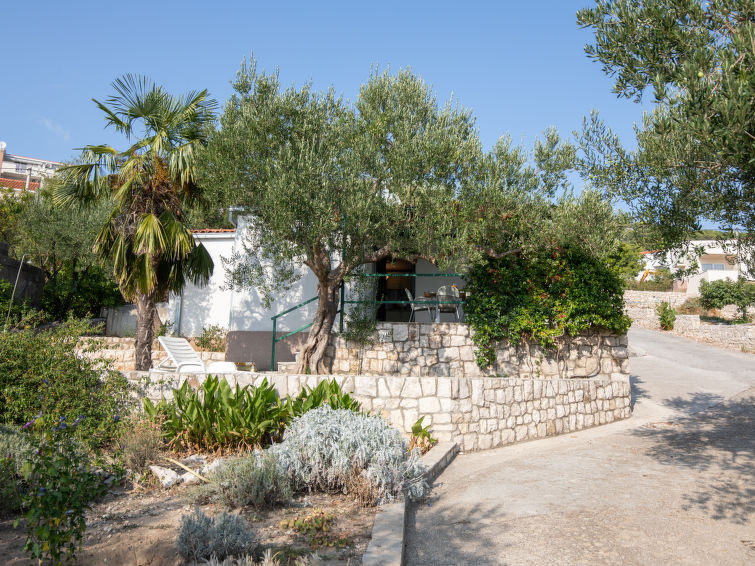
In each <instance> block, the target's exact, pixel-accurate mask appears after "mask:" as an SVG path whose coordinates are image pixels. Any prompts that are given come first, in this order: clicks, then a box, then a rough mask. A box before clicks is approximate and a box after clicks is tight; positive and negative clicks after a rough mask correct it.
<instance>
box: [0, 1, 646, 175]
mask: <svg viewBox="0 0 755 566" xmlns="http://www.w3.org/2000/svg"><path fill="white" fill-rule="evenodd" d="M588 4H590V1H589V0H580V1H575V2H572V1H570V0H545V1H538V2H529V3H526V2H514V1H503V2H500V1H499V2H494V1H490V2H474V1H468V2H464V3H461V2H458V1H457V2H445V1H434V2H420V1H415V2H411V1H404V2H392V1H383V2H379V3H378V2H370V3H367V2H358V1H354V0H352V1H351V2H327V1H324V0H321V1H320V2H294V1H279V2H270V1H268V2H253V1H247V2H215V3H208V2H193V1H184V2H164V1H160V0H153V1H152V2H142V1H132V2H128V3H123V2H117V3H116V2H101V1H100V2H84V1H73V2H60V1H55V2H34V1H30V0H28V1H26V2H13V3H9V4H8V5H7V6H5V7H4V9H3V22H4V25H3V45H4V47H5V49H4V54H5V57H4V58H3V77H4V80H3V83H4V85H3V88H1V89H0V140H3V141H5V142H7V144H8V152H9V153H14V154H19V155H27V156H32V157H40V158H45V159H53V160H59V161H63V160H68V159H71V158H73V157H74V156H75V155H76V153H77V152H76V151H75V150H74V148H76V147H81V146H82V145H85V144H98V143H110V144H114V145H116V147H123V146H124V145H125V144H124V142H123V140H122V138H120V137H119V136H117V135H116V134H115V133H114V132H110V131H106V130H104V129H103V126H104V122H103V119H102V114H101V112H100V111H99V110H97V108H96V107H95V106H94V104H93V103H92V102H91V98H99V99H103V98H105V97H106V96H107V95H108V94H109V93H110V83H111V82H112V81H113V79H115V78H116V77H118V76H120V75H122V74H124V73H139V74H146V75H148V76H150V77H151V78H153V79H154V80H155V81H156V82H158V83H161V84H163V85H164V86H165V87H166V88H167V89H168V90H170V91H171V92H174V93H176V94H178V93H181V92H184V91H186V90H189V89H202V88H207V89H208V90H209V91H210V93H211V94H212V96H213V97H214V98H216V99H217V100H218V101H219V102H220V103H221V104H222V103H223V102H224V101H225V100H226V98H227V97H228V96H229V94H230V92H231V88H230V84H229V82H230V80H231V79H232V78H233V76H234V74H235V72H236V71H237V70H238V68H239V65H240V62H241V60H242V58H243V57H245V56H246V57H248V56H249V54H250V53H252V52H253V53H254V55H255V57H256V58H257V60H258V65H259V66H260V67H261V68H264V69H266V70H272V69H274V68H275V67H278V68H279V69H280V74H281V79H282V81H283V83H284V84H288V83H292V82H293V83H296V84H301V83H303V82H305V81H307V80H310V79H311V80H312V81H313V83H314V85H315V87H317V88H321V89H325V88H327V87H328V86H330V85H333V86H334V87H335V89H336V91H338V92H340V93H343V94H344V95H345V97H346V98H349V99H351V100H353V99H354V98H355V97H356V94H357V92H358V89H359V85H360V84H362V83H363V82H364V81H365V80H366V79H367V78H368V76H369V73H370V68H371V66H374V65H379V66H380V67H381V68H385V67H388V66H390V68H392V69H396V70H397V69H399V68H405V67H411V68H412V70H413V71H414V72H416V73H417V74H419V75H420V76H422V77H423V79H424V80H425V81H426V82H428V83H430V84H432V85H433V86H434V87H435V89H436V91H437V94H438V98H439V100H446V99H448V98H449V97H450V96H451V94H453V96H454V98H455V99H456V100H458V101H459V103H460V104H461V105H462V106H465V107H467V108H471V109H472V110H473V111H474V113H475V115H476V117H477V127H478V129H479V132H480V136H481V139H482V141H483V143H484V145H485V146H486V147H488V148H489V147H490V146H491V145H492V144H493V143H495V141H496V140H497V139H498V138H499V137H500V136H501V135H503V134H505V133H510V134H511V136H512V137H513V138H514V140H515V141H523V142H525V143H526V144H527V145H528V146H530V145H531V143H532V141H533V140H534V139H535V137H536V136H537V135H538V134H539V133H541V132H542V131H543V130H544V129H545V128H546V127H548V126H555V127H556V128H558V130H559V131H560V132H561V133H562V134H569V133H570V132H571V131H572V130H573V129H575V128H579V127H580V124H581V120H582V116H583V115H585V114H588V113H589V112H590V110H591V109H593V108H596V109H598V110H600V113H601V115H602V117H603V118H604V120H606V122H607V123H608V124H609V125H610V126H611V127H612V128H613V129H614V130H615V131H616V132H617V133H618V134H619V135H620V136H621V138H622V140H623V141H624V143H625V144H626V145H630V146H633V145H634V134H633V130H632V126H633V123H634V122H639V121H640V120H641V117H642V108H641V107H640V106H639V105H637V104H634V103H632V102H631V101H628V100H625V99H618V98H616V96H615V95H614V94H612V92H611V84H612V83H611V80H610V79H609V78H608V77H606V76H605V75H604V74H603V73H602V71H601V69H600V65H599V64H597V63H594V62H591V61H590V60H588V59H587V57H586V56H585V54H584V50H583V47H584V45H585V43H587V42H588V41H590V40H591V34H590V32H589V31H588V30H579V29H577V25H576V18H575V13H576V11H577V10H578V9H579V8H581V7H584V6H586V5H588Z"/></svg>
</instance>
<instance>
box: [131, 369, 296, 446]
mask: <svg viewBox="0 0 755 566" xmlns="http://www.w3.org/2000/svg"><path fill="white" fill-rule="evenodd" d="M144 410H145V411H146V412H147V414H148V415H149V416H150V417H152V418H158V417H159V418H162V419H163V428H164V434H165V437H166V438H168V439H169V440H170V443H171V445H172V446H173V447H187V448H196V449H198V450H201V449H209V450H226V449H231V450H233V449H239V448H255V447H262V446H267V445H268V444H270V442H272V441H273V440H276V439H278V438H280V435H281V432H282V431H283V428H284V426H285V423H286V420H287V418H288V417H287V415H288V411H287V409H286V408H285V406H284V405H283V402H282V401H281V399H280V397H279V396H278V392H277V391H276V390H275V388H274V387H273V386H272V385H271V384H268V382H267V379H264V380H263V381H262V383H261V384H260V385H259V387H243V388H242V387H239V386H238V384H237V385H236V387H235V389H231V387H230V385H228V382H227V381H226V380H225V379H218V377H216V376H208V377H207V379H205V381H204V383H203V384H202V385H201V386H200V387H199V388H198V389H197V390H194V389H192V388H191V386H190V385H189V383H188V381H184V383H183V385H181V387H180V388H178V389H174V390H173V400H172V401H170V402H166V401H161V402H160V403H159V404H158V405H154V404H153V403H152V402H151V401H150V400H149V399H145V400H144Z"/></svg>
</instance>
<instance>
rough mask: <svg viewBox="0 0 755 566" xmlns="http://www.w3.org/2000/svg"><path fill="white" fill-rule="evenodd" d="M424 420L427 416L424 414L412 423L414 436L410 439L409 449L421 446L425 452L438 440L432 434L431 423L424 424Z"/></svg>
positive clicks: (421, 449)
mask: <svg viewBox="0 0 755 566" xmlns="http://www.w3.org/2000/svg"><path fill="white" fill-rule="evenodd" d="M424 420H425V417H424V415H423V416H421V417H420V418H418V419H417V422H415V423H414V424H413V425H412V437H411V440H410V441H409V451H412V450H414V449H415V448H419V449H420V451H421V452H422V453H423V454H424V453H426V452H427V451H428V450H430V448H432V446H433V444H435V443H436V442H438V440H437V439H436V438H433V437H432V434H430V425H425V426H422V421H424Z"/></svg>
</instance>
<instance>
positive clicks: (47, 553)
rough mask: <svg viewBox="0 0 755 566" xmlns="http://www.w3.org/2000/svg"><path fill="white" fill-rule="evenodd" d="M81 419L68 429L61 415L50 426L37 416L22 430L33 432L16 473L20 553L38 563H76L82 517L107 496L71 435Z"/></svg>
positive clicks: (82, 533)
mask: <svg viewBox="0 0 755 566" xmlns="http://www.w3.org/2000/svg"><path fill="white" fill-rule="evenodd" d="M82 420H84V419H82V418H77V419H75V420H74V421H73V422H71V423H70V425H68V424H67V423H66V418H65V417H63V416H61V417H60V418H59V419H58V420H57V421H56V420H54V419H50V418H49V417H46V416H43V415H39V416H38V418H35V419H33V420H31V421H29V422H28V423H27V424H26V425H24V426H25V427H26V428H30V429H31V428H33V431H34V433H35V434H32V435H31V443H32V448H33V450H32V451H31V452H30V454H29V457H28V459H27V460H26V461H25V462H24V464H23V466H22V468H21V472H22V474H23V477H24V480H25V482H26V484H27V486H28V487H27V490H26V492H25V494H24V496H23V507H24V508H25V509H26V511H25V513H24V515H23V516H24V518H25V519H26V524H27V531H28V536H27V539H26V545H25V546H24V549H25V550H26V551H27V552H28V553H29V556H31V558H33V559H36V560H39V561H40V563H41V562H42V561H45V562H47V563H48V564H52V565H58V564H63V563H71V564H74V563H76V552H77V550H78V548H79V545H80V544H81V539H82V537H83V535H84V531H85V530H86V520H85V518H84V513H85V512H86V510H87V509H88V508H89V507H90V505H91V503H92V501H94V500H95V499H97V498H98V497H101V496H103V495H104V494H105V493H106V492H107V487H106V485H105V484H104V483H103V481H102V480H101V478H100V477H99V476H98V475H97V474H96V473H95V472H94V471H93V470H92V469H91V467H90V466H89V463H88V461H87V458H86V456H85V453H84V451H83V449H82V446H81V444H80V443H79V442H78V441H77V439H76V436H75V434H74V431H75V429H76V428H77V425H78V424H79V423H80V422H81V421H82ZM51 425H52V426H51ZM14 524H15V526H18V524H19V520H18V519H17V520H16V522H15V523H14Z"/></svg>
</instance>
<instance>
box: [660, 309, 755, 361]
mask: <svg viewBox="0 0 755 566" xmlns="http://www.w3.org/2000/svg"><path fill="white" fill-rule="evenodd" d="M671 332H673V333H674V334H677V335H679V336H685V337H687V338H692V339H693V340H698V341H700V342H706V343H708V344H716V345H718V346H724V347H725V348H729V349H731V350H739V351H742V352H752V353H755V325H752V324H706V323H703V322H701V321H700V317H699V316H698V315H696V314H678V315H676V321H674V329H673V330H672V331H671Z"/></svg>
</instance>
